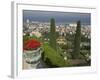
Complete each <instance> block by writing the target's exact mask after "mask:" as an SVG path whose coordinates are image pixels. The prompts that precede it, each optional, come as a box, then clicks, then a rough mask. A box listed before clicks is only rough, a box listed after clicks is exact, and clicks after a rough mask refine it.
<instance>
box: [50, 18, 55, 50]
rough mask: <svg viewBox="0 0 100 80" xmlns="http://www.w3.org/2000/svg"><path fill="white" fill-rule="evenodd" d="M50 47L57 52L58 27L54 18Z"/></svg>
mask: <svg viewBox="0 0 100 80" xmlns="http://www.w3.org/2000/svg"><path fill="white" fill-rule="evenodd" d="M50 46H51V47H52V48H54V49H55V50H56V26H55V19H54V18H51V20H50Z"/></svg>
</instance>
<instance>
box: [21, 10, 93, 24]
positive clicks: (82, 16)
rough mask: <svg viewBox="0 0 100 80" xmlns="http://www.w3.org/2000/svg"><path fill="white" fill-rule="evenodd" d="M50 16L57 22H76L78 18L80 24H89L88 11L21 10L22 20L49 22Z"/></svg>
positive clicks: (89, 16) (89, 15)
mask: <svg viewBox="0 0 100 80" xmlns="http://www.w3.org/2000/svg"><path fill="white" fill-rule="evenodd" d="M50 18H55V21H56V23H57V24H59V23H61V24H67V23H76V22H77V21H78V20H80V21H81V24H85V25H91V14H90V13H75V12H56V11H37V10H23V21H24V22H26V20H27V19H29V20H30V21H38V22H50Z"/></svg>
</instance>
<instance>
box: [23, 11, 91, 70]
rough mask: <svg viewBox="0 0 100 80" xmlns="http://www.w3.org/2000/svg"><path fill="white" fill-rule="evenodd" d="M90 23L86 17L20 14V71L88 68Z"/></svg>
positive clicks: (36, 12)
mask: <svg viewBox="0 0 100 80" xmlns="http://www.w3.org/2000/svg"><path fill="white" fill-rule="evenodd" d="M56 13H57V14H56ZM62 15H64V16H62ZM41 16H42V18H41ZM45 18H46V19H45ZM66 18H68V19H66ZM59 19H61V20H59ZM63 19H64V20H63ZM90 19H91V16H90V14H89V13H73V12H69V13H68V12H64V13H63V12H62V13H61V12H52V11H50V12H49V11H34V10H33V11H28V10H25V11H23V69H34V68H35V69H39V68H59V67H79V66H90V65H91V21H90Z"/></svg>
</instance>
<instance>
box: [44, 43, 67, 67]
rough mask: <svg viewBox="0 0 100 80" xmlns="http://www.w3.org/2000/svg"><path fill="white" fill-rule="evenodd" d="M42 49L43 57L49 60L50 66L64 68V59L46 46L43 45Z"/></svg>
mask: <svg viewBox="0 0 100 80" xmlns="http://www.w3.org/2000/svg"><path fill="white" fill-rule="evenodd" d="M42 48H43V50H44V56H45V57H46V58H48V59H49V60H50V62H51V63H52V65H56V66H59V67H64V66H66V62H65V60H64V58H63V57H62V56H61V55H60V54H59V53H57V52H56V50H54V49H53V48H51V47H50V46H49V45H48V44H43V46H42Z"/></svg>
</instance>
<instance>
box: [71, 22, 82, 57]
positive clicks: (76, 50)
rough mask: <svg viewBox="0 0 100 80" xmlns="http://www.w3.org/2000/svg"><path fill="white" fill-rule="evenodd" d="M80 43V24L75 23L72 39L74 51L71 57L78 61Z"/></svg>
mask: <svg viewBox="0 0 100 80" xmlns="http://www.w3.org/2000/svg"><path fill="white" fill-rule="evenodd" d="M80 42H81V22H80V21H77V28H76V34H75V38H74V50H73V53H72V57H73V58H74V59H78V58H79V55H80Z"/></svg>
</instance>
